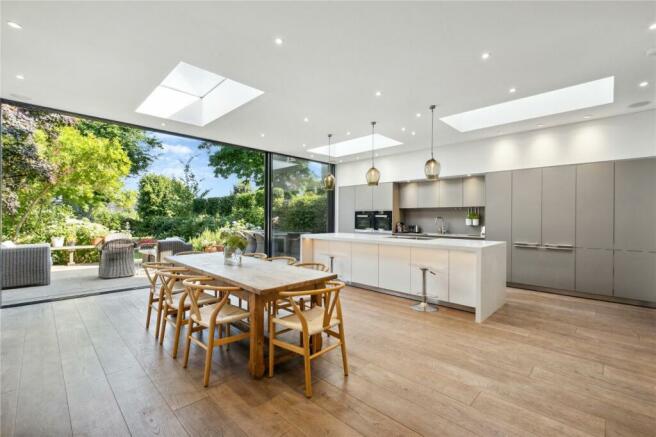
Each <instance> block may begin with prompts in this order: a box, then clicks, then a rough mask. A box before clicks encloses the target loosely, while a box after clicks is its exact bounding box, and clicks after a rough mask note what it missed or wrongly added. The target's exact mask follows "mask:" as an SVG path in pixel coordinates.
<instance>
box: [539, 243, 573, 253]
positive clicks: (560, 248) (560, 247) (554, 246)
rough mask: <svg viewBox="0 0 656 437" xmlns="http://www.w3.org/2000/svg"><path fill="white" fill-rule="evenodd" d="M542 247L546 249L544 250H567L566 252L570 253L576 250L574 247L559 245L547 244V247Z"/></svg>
mask: <svg viewBox="0 0 656 437" xmlns="http://www.w3.org/2000/svg"><path fill="white" fill-rule="evenodd" d="M542 247H544V248H545V249H547V250H566V251H568V252H571V251H572V250H574V247H572V246H559V245H548V244H545V245H544V246H542Z"/></svg>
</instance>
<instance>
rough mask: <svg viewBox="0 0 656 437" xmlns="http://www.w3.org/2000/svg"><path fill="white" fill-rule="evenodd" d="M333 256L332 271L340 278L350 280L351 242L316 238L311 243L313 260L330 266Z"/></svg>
mask: <svg viewBox="0 0 656 437" xmlns="http://www.w3.org/2000/svg"><path fill="white" fill-rule="evenodd" d="M331 256H333V257H334V258H333V272H335V273H337V276H338V277H339V279H340V280H342V281H346V282H350V281H351V243H347V242H343V241H323V240H316V241H315V242H314V245H313V261H314V262H318V263H322V264H323V265H325V266H326V267H328V268H330V257H331Z"/></svg>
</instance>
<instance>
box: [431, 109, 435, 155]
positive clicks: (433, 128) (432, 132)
mask: <svg viewBox="0 0 656 437" xmlns="http://www.w3.org/2000/svg"><path fill="white" fill-rule="evenodd" d="M430 110H431V159H435V158H434V156H433V141H434V140H435V105H431V106H430Z"/></svg>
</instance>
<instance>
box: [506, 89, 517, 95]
mask: <svg viewBox="0 0 656 437" xmlns="http://www.w3.org/2000/svg"><path fill="white" fill-rule="evenodd" d="M508 92H509V93H510V94H515V92H517V88H510V89H509V90H508Z"/></svg>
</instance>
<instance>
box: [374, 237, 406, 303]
mask: <svg viewBox="0 0 656 437" xmlns="http://www.w3.org/2000/svg"><path fill="white" fill-rule="evenodd" d="M378 284H380V286H381V287H385V288H386V289H388V290H393V291H400V292H402V293H410V248H409V247H401V246H382V245H381V246H379V248H378Z"/></svg>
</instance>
